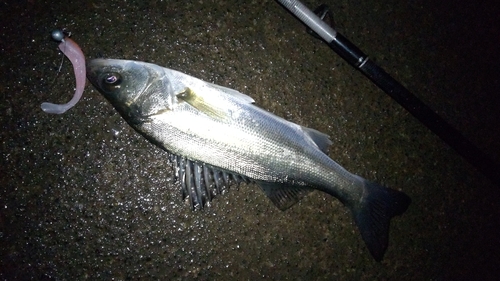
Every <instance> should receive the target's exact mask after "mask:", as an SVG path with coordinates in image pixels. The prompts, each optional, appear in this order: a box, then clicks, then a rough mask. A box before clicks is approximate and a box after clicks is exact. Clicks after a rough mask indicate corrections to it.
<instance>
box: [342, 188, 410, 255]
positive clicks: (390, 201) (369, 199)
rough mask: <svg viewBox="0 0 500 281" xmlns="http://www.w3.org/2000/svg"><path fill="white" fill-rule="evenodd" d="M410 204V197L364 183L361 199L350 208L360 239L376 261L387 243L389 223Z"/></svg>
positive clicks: (382, 253) (385, 248)
mask: <svg viewBox="0 0 500 281" xmlns="http://www.w3.org/2000/svg"><path fill="white" fill-rule="evenodd" d="M410 203H411V199H410V197H408V196H407V195H406V194H404V193H403V192H399V191H396V190H393V189H389V188H387V187H384V186H381V185H378V184H376V183H371V182H368V181H365V190H364V195H363V198H362V199H361V202H360V203H359V204H356V205H355V206H351V211H352V213H353V215H354V220H355V222H356V225H357V226H358V228H359V230H360V232H361V237H363V240H364V241H365V243H366V246H367V247H368V250H369V251H370V253H371V254H372V256H373V257H374V258H375V260H376V261H381V260H382V257H383V256H384V253H385V251H386V250H387V245H388V243H389V222H390V220H391V218H392V217H394V216H397V215H401V214H403V213H404V212H405V211H406V209H407V208H408V206H409V205H410Z"/></svg>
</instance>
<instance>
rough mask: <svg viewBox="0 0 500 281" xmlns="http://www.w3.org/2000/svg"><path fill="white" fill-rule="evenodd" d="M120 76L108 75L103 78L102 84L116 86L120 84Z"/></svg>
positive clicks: (115, 74) (116, 74)
mask: <svg viewBox="0 0 500 281" xmlns="http://www.w3.org/2000/svg"><path fill="white" fill-rule="evenodd" d="M121 80H122V79H121V76H120V74H118V73H113V72H111V73H108V74H106V76H104V82H105V83H106V84H113V85H118V84H120V83H121Z"/></svg>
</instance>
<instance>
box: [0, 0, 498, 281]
mask: <svg viewBox="0 0 500 281" xmlns="http://www.w3.org/2000/svg"><path fill="white" fill-rule="evenodd" d="M489 2H491V3H488V2H482V4H480V3H475V2H464V3H461V2H457V1H430V0H418V1H396V0H389V1H345V0H343V1H329V2H325V3H326V4H328V5H329V6H330V7H331V8H332V9H333V10H334V17H335V22H336V24H337V25H336V28H337V30H338V31H340V32H341V33H342V34H343V35H344V36H345V37H347V38H349V39H350V40H351V41H352V42H354V43H355V44H356V45H357V46H359V47H360V48H361V49H362V50H363V51H365V53H367V54H369V55H370V57H371V58H372V59H374V60H375V61H376V62H377V63H378V64H379V65H380V66H382V67H383V68H384V69H385V70H386V71H387V72H389V73H391V74H392V75H393V76H394V77H395V78H396V79H398V80H399V81H401V82H402V83H403V84H404V85H405V86H407V88H408V89H410V90H411V91H412V92H413V93H414V94H415V95H416V96H418V97H419V98H420V99H421V100H422V101H424V102H425V103H426V104H428V105H429V106H430V107H431V108H433V109H434V110H435V111H436V112H437V113H438V114H439V115H441V116H442V117H443V118H445V119H446V120H447V121H448V122H449V123H451V124H452V125H453V126H454V127H456V128H457V129H458V130H459V131H461V132H462V133H463V134H464V135H465V136H466V137H467V138H468V139H470V140H471V141H472V142H473V143H475V144H476V145H477V146H478V147H479V148H480V149H481V150H483V151H484V152H485V153H487V154H488V155H489V156H490V157H491V158H493V159H494V160H495V161H497V162H500V142H499V141H500V130H499V120H500V102H499V98H498V95H499V90H500V73H499V67H498V65H499V63H500V58H499V52H498V49H499V38H500V30H499V24H498V15H499V14H500V10H499V9H498V8H497V7H496V6H495V4H493V2H494V1H489ZM321 3H323V2H313V1H307V2H304V4H306V5H307V6H308V7H309V8H311V9H313V8H315V7H316V6H318V5H319V4H321ZM0 21H1V25H0V27H1V41H0V49H1V53H0V56H1V57H0V66H1V68H0V69H1V76H0V79H1V80H0V112H1V116H0V118H1V126H2V129H1V131H0V137H1V154H2V155H1V166H0V177H1V178H0V257H1V261H0V278H1V279H2V280H3V279H6V280H14V279H25V280H26V279H38V280H44V279H45V280H49V279H55V280H66V279H68V280H75V279H79V280H81V279H91V280H95V279H108V280H109V279H111V278H114V279H116V280H124V279H163V280H166V279H174V280H177V279H200V280H214V279H217V280H237V279H238V280H244V279H248V280H249V279H275V280H285V279H292V280H470V279H471V278H474V279H476V280H494V279H496V278H497V276H498V270H497V269H496V268H498V267H499V266H500V257H499V252H498V250H499V244H500V238H499V237H500V236H499V235H500V231H499V229H498V228H499V226H500V216H499V215H500V214H499V213H500V208H499V207H500V206H499V205H500V203H499V202H500V196H499V188H500V187H498V186H494V185H493V184H492V183H491V182H490V181H489V180H488V179H487V178H485V177H484V176H483V175H482V174H481V173H480V172H479V171H477V170H476V169H475V168H474V167H472V166H471V165H469V164H468V163H467V162H465V161H464V160H463V159H462V158H461V157H460V156H458V155H457V153H455V152H454V151H453V150H452V149H450V148H449V147H448V146H447V145H446V144H445V143H443V142H442V141H441V140H440V139H439V138H438V137H436V136H435V135H433V134H432V133H431V132H430V131H429V130H428V129H426V128H425V127H424V126H423V125H421V124H420V123H419V122H418V121H416V119H414V118H413V117H412V116H411V115H409V114H408V113H407V112H405V110H404V109H402V108H401V107H400V106H399V105H398V104H397V103H395V102H394V101H393V100H391V99H390V98H389V97H388V96H387V95H385V94H384V93H383V92H381V91H380V90H379V89H377V88H376V87H375V86H374V85H373V84H371V82H369V81H368V80H367V79H366V78H364V77H363V76H362V75H361V74H360V73H359V72H356V71H355V70H354V69H352V68H351V67H350V66H348V65H347V64H346V63H345V62H344V61H342V60H341V59H340V58H339V57H338V56H337V55H336V54H334V53H333V52H332V51H331V50H330V49H329V48H328V47H327V46H326V45H325V44H324V43H322V42H321V41H319V40H315V39H313V38H312V37H311V36H310V35H308V34H307V33H305V28H304V27H303V25H302V24H301V23H300V22H299V21H298V20H296V19H295V18H294V17H293V16H291V15H290V14H289V13H288V12H287V11H286V10H285V9H284V8H283V7H281V6H280V5H279V4H277V2H274V1H207V0H203V1H116V0H108V1H72V2H67V1H42V0H40V1H39V0H30V1H10V2H9V1H3V2H1V3H0ZM63 27H65V28H67V29H69V30H70V31H71V32H72V38H73V40H75V41H76V42H77V43H78V44H79V45H80V46H81V48H82V49H83V51H84V53H85V55H86V56H87V57H88V58H95V57H105V58H123V59H132V60H143V61H148V62H152V63H156V64H159V65H162V66H165V67H169V68H173V69H176V70H180V71H182V72H185V73H187V74H190V75H193V76H196V77H199V78H201V79H204V80H206V81H210V82H213V83H216V84H220V85H223V86H227V87H231V88H234V89H237V90H239V91H241V92H243V93H245V94H247V95H250V96H252V97H253V98H254V99H255V100H256V103H257V105H259V106H261V107H263V108H265V109H267V110H269V111H271V112H273V113H275V114H277V115H280V116H282V117H284V118H286V119H288V120H291V121H293V122H296V123H299V124H301V125H304V126H307V127H312V128H315V129H318V130H320V131H322V132H325V133H327V134H329V135H330V136H331V138H332V140H333V143H334V144H333V146H332V147H331V149H330V156H331V157H332V158H333V159H335V160H336V161H337V162H339V163H340V164H342V165H343V166H344V167H345V168H347V169H348V170H350V171H352V172H354V173H356V174H359V175H361V176H363V177H365V178H368V179H370V180H373V181H376V182H379V183H381V184H384V185H387V186H389V187H392V188H396V189H400V190H403V191H404V192H406V193H407V194H408V195H409V196H410V197H411V198H412V200H413V203H412V205H411V206H410V208H409V209H408V211H407V212H406V213H405V214H404V215H403V216H401V217H398V218H396V219H394V220H393V222H392V225H391V237H390V246H389V249H388V251H387V253H386V255H385V258H384V260H383V261H382V262H380V263H377V262H375V261H374V260H373V259H372V257H371V256H370V254H369V253H368V251H367V249H366V247H365V245H364V243H363V241H362V240H361V237H360V235H359V232H358V230H357V229H356V227H355V225H354V224H353V222H352V220H351V217H350V215H349V214H348V212H347V210H346V209H345V208H344V207H343V206H342V205H341V204H340V203H339V202H338V201H337V200H335V199H334V198H331V197H329V196H328V195H326V194H322V193H320V192H315V193H313V194H311V195H310V196H308V197H307V198H305V199H303V200H302V201H301V202H300V203H299V204H297V205H296V206H294V207H292V208H291V209H290V210H288V211H286V212H281V211H279V210H278V209H277V208H275V207H274V206H273V205H272V203H271V202H270V201H269V200H268V199H267V198H266V197H265V196H264V194H263V193H262V192H261V191H260V190H259V187H258V186H256V185H242V186H241V187H240V188H239V189H238V190H237V189H232V190H231V191H230V192H229V193H227V194H225V195H224V196H220V197H217V198H216V199H215V200H214V201H213V202H212V204H211V206H210V208H208V209H206V210H204V211H202V212H192V211H190V209H189V208H188V206H187V205H186V204H185V202H182V199H181V195H180V192H179V190H178V186H177V185H176V184H175V183H174V182H173V180H172V170H171V169H170V166H169V165H168V163H167V159H166V154H165V153H163V152H162V151H161V150H159V149H158V148H156V147H155V146H153V145H151V144H150V143H148V142H147V141H146V140H145V139H144V138H142V137H141V136H139V135H138V134H137V133H135V132H134V131H133V130H132V129H131V128H130V127H129V126H128V125H127V124H126V123H125V122H124V121H123V120H122V119H121V117H120V116H119V115H118V114H117V113H116V112H115V110H114V109H113V108H112V106H111V105H110V104H109V103H107V101H106V100H105V99H104V98H103V97H102V96H101V95H100V94H99V93H98V92H97V91H95V90H94V89H93V87H92V86H90V85H87V88H86V91H85V93H84V97H83V99H82V100H81V101H80V103H79V104H78V105H77V106H76V107H75V108H73V109H71V110H70V111H68V112H67V113H65V114H63V115H48V114H45V113H44V112H42V111H41V109H40V104H41V103H42V102H44V101H51V102H59V103H63V102H66V101H68V100H69V99H70V97H71V95H72V93H73V89H74V75H73V70H72V67H71V64H70V63H69V61H68V60H65V62H64V65H63V68H62V72H61V74H60V75H59V76H57V69H58V67H59V64H60V61H61V58H62V54H61V53H60V52H59V51H58V49H57V44H56V43H55V42H53V41H51V40H50V37H49V33H50V31H51V30H52V29H55V28H63ZM499 172H500V171H499Z"/></svg>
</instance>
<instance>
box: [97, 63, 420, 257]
mask: <svg viewBox="0 0 500 281" xmlns="http://www.w3.org/2000/svg"><path fill="white" fill-rule="evenodd" d="M87 77H88V79H89V80H90V81H91V82H92V84H93V85H94V86H95V87H96V88H97V89H98V90H99V91H100V92H101V93H102V94H103V95H104V96H105V97H106V98H107V99H108V100H109V101H110V102H111V104H112V105H113V106H114V107H115V108H116V109H117V111H118V112H119V113H120V114H121V115H122V116H123V118H124V119H125V120H126V121H127V122H128V123H129V124H130V125H131V126H132V127H133V128H134V129H135V130H137V131H138V132H139V133H141V134H142V135H143V136H145V137H146V138H147V139H148V140H150V141H151V142H152V143H154V144H156V145H158V146H159V147H161V148H163V149H164V150H166V151H167V152H168V153H169V154H170V158H171V160H172V161H173V163H174V166H175V168H176V171H177V177H178V178H179V181H180V182H181V185H182V191H183V194H184V196H186V197H189V198H190V201H191V204H192V206H193V207H194V208H202V207H203V205H204V204H205V203H206V202H208V201H210V200H211V199H212V197H213V196H214V195H216V194H218V193H220V192H221V189H223V188H226V187H227V186H228V185H229V184H230V183H231V182H241V181H245V182H255V183H257V184H259V185H260V186H261V187H262V189H263V191H264V192H265V194H266V195H267V196H268V197H269V198H270V199H271V201H272V202H273V203H274V204H275V205H276V206H277V207H278V208H280V209H282V210H285V209H287V208H289V207H290V206H292V205H293V204H294V203H295V202H297V201H298V200H300V199H301V198H302V197H303V196H304V195H305V194H307V193H308V192H309V191H311V190H313V189H317V190H320V191H323V192H326V193H328V194H330V195H332V196H335V197H336V198H338V199H339V200H340V201H341V202H342V203H343V204H344V205H346V206H347V207H348V208H349V209H350V210H351V212H352V214H353V216H354V219H355V221H356V224H357V225H358V227H359V229H360V231H361V234H362V237H363V239H364V241H365V243H366V244H367V247H368V249H369V250H370V253H371V254H372V255H373V256H374V258H375V259H376V260H381V259H382V257H383V255H384V253H385V251H386V248H387V245H388V231H389V221H390V219H391V218H392V217H393V216H395V215H400V214H402V213H403V212H404V211H405V210H406V209H407V207H408V205H409V204H410V199H409V197H408V196H406V195H405V194H404V193H402V192H399V191H395V190H392V189H389V188H386V187H383V186H380V185H377V184H375V183H371V182H369V181H367V180H365V179H363V178H361V177H359V176H357V175H354V174H352V173H350V172H348V171H346V170H345V169H344V168H342V167H341V166H340V165H339V164H337V163H336V162H335V161H333V160H332V159H330V158H329V157H328V156H327V155H326V151H327V148H328V146H329V145H330V144H331V141H330V140H329V138H328V136H327V135H325V134H323V133H321V132H318V131H316V130H314V129H310V128H306V127H302V126H300V125H297V124H295V123H292V122H289V121H287V120H284V119H282V118H280V117H278V116H276V115H273V114H271V113H269V112H267V111H265V110H263V109H261V108H259V107H257V106H255V105H254V104H253V103H254V100H253V99H252V98H251V97H249V96H246V95H244V94H242V93H240V92H238V91H235V90H233V89H229V88H226V87H222V86H219V85H215V84H211V83H208V82H205V81H202V80H199V79H197V78H194V77H192V76H189V75H186V74H183V73H181V72H178V71H175V70H171V69H168V68H163V67H160V66H157V65H154V64H149V63H145V62H138V61H127V60H108V59H95V60H92V61H90V62H89V63H88V64H87Z"/></svg>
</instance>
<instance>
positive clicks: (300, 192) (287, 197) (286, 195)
mask: <svg viewBox="0 0 500 281" xmlns="http://www.w3.org/2000/svg"><path fill="white" fill-rule="evenodd" d="M259 185H260V187H261V188H262V190H263V191H264V193H265V194H266V195H267V197H269V199H271V202H273V204H274V205H276V207H278V209H280V210H282V211H284V210H286V209H288V208H290V207H292V206H293V205H294V204H295V203H297V202H299V201H300V199H302V198H304V196H306V195H307V194H309V192H311V191H312V189H311V188H309V187H304V186H294V185H285V184H283V183H269V182H259Z"/></svg>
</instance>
